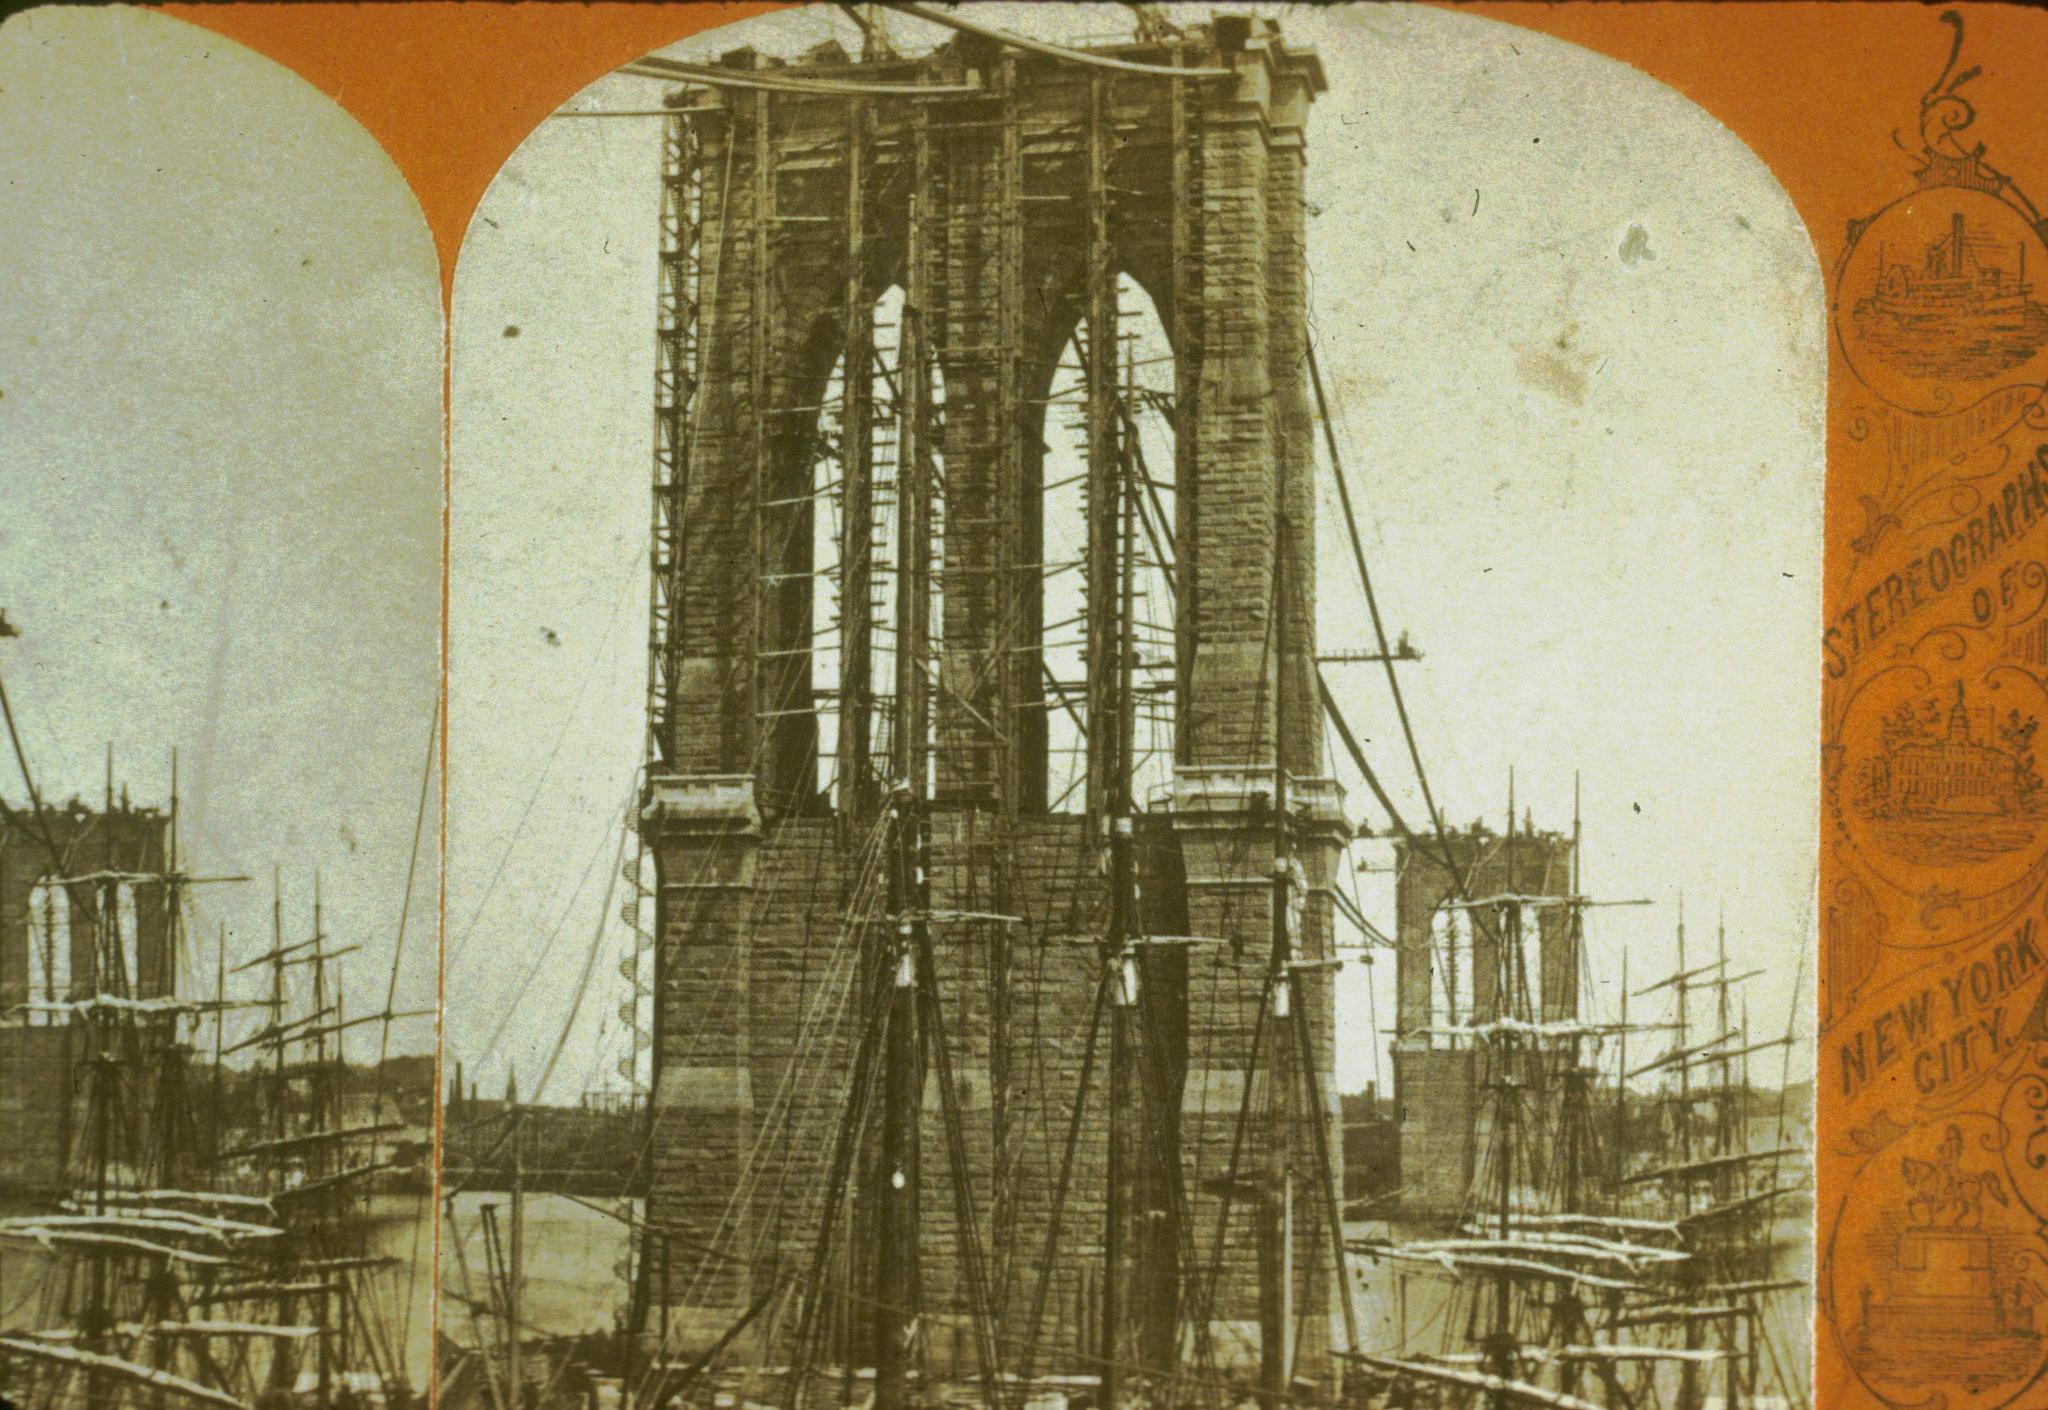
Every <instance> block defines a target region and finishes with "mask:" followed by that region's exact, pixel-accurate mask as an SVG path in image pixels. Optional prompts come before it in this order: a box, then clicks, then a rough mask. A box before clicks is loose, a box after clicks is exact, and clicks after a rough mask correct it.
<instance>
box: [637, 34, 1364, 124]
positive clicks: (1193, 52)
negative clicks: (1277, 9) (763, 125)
mask: <svg viewBox="0 0 2048 1410" xmlns="http://www.w3.org/2000/svg"><path fill="white" fill-rule="evenodd" d="M944 13H945V14H947V15H948V16H949V17H950V18H957V19H959V20H960V21H961V22H963V23H967V24H971V25H973V26H974V27H973V29H972V30H963V31H961V32H956V33H955V34H954V35H953V36H952V37H951V38H950V39H947V40H946V41H945V42H943V43H941V44H940V45H938V46H937V47H936V48H928V49H924V50H921V51H915V50H912V49H911V48H910V46H907V45H895V44H892V46H891V47H890V48H888V49H882V50H878V49H876V48H875V46H873V45H872V44H871V45H870V46H869V52H867V53H865V54H862V55H855V54H850V53H848V52H847V50H846V49H845V48H844V47H843V46H842V45H840V44H839V43H838V42H837V41H836V40H827V41H825V42H824V43H822V44H819V45H816V46H814V47H813V48H811V49H809V50H807V51H805V53H804V54H803V55H802V56H801V57H798V58H795V59H783V58H779V57H776V56H774V55H771V54H764V53H762V52H760V51H759V50H756V49H754V48H752V47H750V46H743V47H740V48H736V49H730V50H727V51H726V52H725V53H723V54H721V55H719V56H718V57H717V58H716V59H715V60H713V61H712V63H711V64H710V65H709V66H708V67H709V68H717V69H728V70H731V71H732V73H733V77H734V79H735V80H738V81H739V82H741V83H744V82H745V81H746V80H747V79H749V78H751V77H758V78H760V79H765V80H768V81H769V82H771V83H779V82H787V81H792V80H794V81H796V82H797V83H804V84H808V83H817V84H819V85H820V88H819V90H817V96H820V97H834V96H838V97H848V96H868V97H870V98H873V99H875V100H877V101H880V102H898V101H901V102H914V101H919V100H920V99H923V98H926V97H929V98H930V99H934V100H936V99H941V98H947V97H959V96H961V93H962V90H963V89H979V90H981V91H984V92H986V91H991V90H993V89H994V88H995V87H996V79H997V74H996V70H997V69H998V67H999V66H1000V65H1002V64H1004V63H1005V62H1009V63H1011V64H1014V66H1015V73H1016V76H1017V79H1018V80H1019V81H1021V82H1025V83H1029V82H1032V81H1033V80H1038V81H1046V80H1057V79H1068V80H1072V79H1078V78H1081V77H1084V76H1086V75H1088V74H1090V73H1098V74H1102V75H1104V76H1106V77H1110V78H1113V79H1115V80H1117V81H1118V82H1120V83H1130V84H1134V85H1143V84H1166V83H1172V82H1177V81H1185V82H1189V83H1193V84H1198V85H1201V87H1202V89H1203V90H1204V95H1205V97H1207V98H1209V99H1210V101H1212V102H1213V101H1215V100H1217V99H1219V98H1220V99H1223V100H1225V101H1228V102H1232V103H1234V104H1244V105H1249V106H1252V107H1255V108H1257V109H1258V110H1260V111H1261V112H1262V113H1263V114H1264V115H1265V116H1266V117H1267V118H1268V120H1269V121H1271V122H1273V123H1275V124H1276V125H1281V126H1295V125H1297V124H1298V123H1299V122H1300V121H1301V120H1302V118H1303V117H1304V116H1305V115H1306V109H1307V105H1308V103H1309V102H1310V101H1311V100H1313V99H1314V97H1315V96H1316V95H1317V94H1320V93H1322V92H1324V91H1326V90H1327V88H1328V87H1329V84H1328V81H1327V79H1326V78H1325V76H1324V73H1323V64H1322V60H1321V58H1319V57H1318V56H1317V54H1316V51H1315V50H1314V49H1313V48H1311V47H1309V46H1306V45H1291V44H1288V43H1287V42H1286V40H1285V38H1284V37H1283V35H1282V33H1281V27H1280V25H1279V23H1278V22H1276V21H1274V20H1270V19H1266V18H1263V17H1260V16H1255V15H1230V14H1212V15H1211V16H1209V17H1208V18H1207V19H1206V20H1203V21H1200V22H1197V23H1189V24H1179V23H1173V24H1169V23H1168V22H1167V21H1166V20H1162V19H1157V18H1153V19H1148V20H1147V21H1146V22H1144V23H1143V24H1141V27H1140V34H1139V35H1138V36H1135V37H1132V36H1124V37H1102V36H1095V37H1080V38H1063V39H1060V40H1058V41H1056V42H1055V41H1050V40H1042V39H1039V38H1037V37H1035V36H1024V35H1011V34H1008V33H1002V32H998V31H996V30H994V29H993V28H992V27H989V26H983V25H979V24H978V23H976V22H973V21H967V20H965V19H964V17H963V16H961V12H960V11H958V10H949V11H946V12H944ZM919 18H922V17H919ZM894 38H895V36H892V40H893V39H894ZM648 62H650V63H656V64H658V63H660V62H661V61H660V60H659V59H658V58H657V59H652V60H650V61H648ZM1174 69H1180V70H1185V71H1186V77H1185V78H1184V79H1183V78H1180V77H1178V76H1176V75H1173V74H1170V73H1168V72H1166V71H1168V70H1174ZM1148 70H1158V71H1159V72H1149V71H1148ZM674 76H676V77H678V78H682V79H684V82H683V84H682V86H680V87H679V88H677V89H676V90H675V91H674V92H672V93H671V94H670V96H669V98H668V104H669V106H671V107H676V108H682V109H693V108H695V109H701V108H717V107H722V106H723V105H724V103H725V102H726V101H727V95H728V94H734V93H736V92H737V91H738V89H737V86H735V87H734V88H727V89H723V90H722V89H721V88H720V87H719V85H718V81H717V80H716V79H713V78H710V77H709V74H708V72H706V74H705V77H704V78H703V79H701V80H696V81H691V78H690V76H689V75H686V74H683V73H680V72H678V73H676V74H675V75H674ZM827 84H839V85H846V88H845V91H844V92H840V93H835V92H834V91H833V90H832V89H830V88H826V87H824V85H827ZM854 85H858V86H859V88H860V90H863V92H856V91H855V89H854ZM927 87H928V88H930V89H932V90H933V91H932V92H931V93H930V94H929V95H924V94H920V93H919V92H918V91H917V90H918V89H919V88H927ZM897 88H900V90H901V91H900V92H892V91H889V90H891V89H897ZM1219 89H1220V90H1222V91H1221V92H1218V91H1216V90H1219ZM785 91H793V95H794V96H798V97H801V96H804V95H803V93H802V91H801V90H797V89H794V86H793V88H792V90H785Z"/></svg>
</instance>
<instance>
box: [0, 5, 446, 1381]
mask: <svg viewBox="0 0 2048 1410" xmlns="http://www.w3.org/2000/svg"><path fill="white" fill-rule="evenodd" d="M0 130H4V131H5V132H6V133H7V135H8V141H7V143H6V147H7V152H6V155H5V157H4V158H0V167H4V170H5V174H6V190H7V194H6V197H5V198H4V200H0V289H4V294H0V305H4V309H5V312H4V313H0V707H4V713H5V740H4V744H0V1402H4V1403H5V1404H6V1405H7V1406H8V1407H10V1410H145V1408H146V1410H171V1408H172V1407H180V1406H185V1407H190V1406H218V1407H252V1408H253V1407H257V1406H263V1407H275V1410H285V1407H306V1408H307V1410H313V1407H320V1410H328V1407H336V1410H339V1407H348V1406H358V1407H368V1406H383V1407H392V1410H398V1407H410V1406H424V1405H425V1404H426V1403H427V1401H426V1398H425V1397H426V1394H427V1393H428V1391H429V1390H430V1388H431V1387H430V1381H429V1374H430V1371H429V1364H428V1363H429V1358H430V1356H431V1352H432V1313H433V1309H432V1305H431V1304H432V1293H433V1281H434V1280H433V1267H434V1262H433V1259H434V1243H433V1240H434V1225H435V1221H434V1218H433V1203H432V1188H433V1180H434V1125H435V1112H434V1098H435V1077H434V1073H435V1063H436V1053H435V1043H436V1023H435V1021H434V1015H435V1012H436V1008H437V969H438V957H437V948H438V947H437V934H436V931H437V925H436V909H437V892H438V889H439V884H440V883H439V862H438V857H439V851H440V847H439V836H438V832H439V828H438V811H439V810H438V795H439V791H440V784H439V773H440V767H439V756H440V739H439V730H438V724H437V716H438V711H439V685H440V674H441V671H440V626H441V623H440V597H441V594H440V562H441V509H442V477H441V435H442V423H441V402H440V394H439V381H440V365H441V352H442V342H441V329H440V325H439V321H438V319H439V306H438V274H437V269H436V265H435V259H434V252H433V248H432V245H431V242H430V241H429V238H428V234H427V229H426V225H425V222H424V221H423V220H422V219H421V216H420V211H419V207H418V205H417V203H416V202H415V200H414V199H413V196H412V194H411V192H410V191H409V190H408V188H407V186H406V183H405V180H404V179H403V177H402V176H401V175H400V174H399V172H398V169H397V168H396V167H395V166H394V165H393V164H392V162H391V160H390V159H389V157H387V156H386V155H385V153H384V152H383V151H382V149H380V148H379V147H378V145H377V144H376V143H375V142H374V141H373V140H371V138H370V137H369V135H368V134H367V133H365V132H364V131H363V129H362V128H361V127H360V126H359V125H358V124H357V123H356V122H355V120H354V119H352V118H350V117H349V116H348V115H347V114H345V113H344V112H343V111H342V110H341V109H340V108H338V107H337V106H335V104H334V103H333V102H331V101H330V100H329V99H328V98H326V97H324V96H323V95H322V94H320V93H319V92H318V91H317V90H315V89H314V88H313V87H311V86H310V85H309V84H308V83H306V81H305V80H303V79H302V78H300V77H298V76H297V75H296V74H294V73H292V72H290V71H289V70H287V69H285V68H283V67H282V66H280V65H278V64H277V63H275V62H273V61H272V60H270V59H267V58H264V57H261V56H259V55H257V54H255V53H254V52H252V51H250V50H248V49H245V48H243V47H242V46H240V45H238V44H235V43H232V42H230V41H227V40H224V39H222V38H220V37H219V36H216V35H209V34H208V33H206V32H205V31H203V30H200V29H197V28H194V27H192V26H190V25H187V24H184V23H182V22H180V21H177V20H173V19H168V18H165V17H163V16H161V15H158V14H153V13H151V12H149V11H145V10H140V9H127V8H115V7H71V8H43V9H37V10H32V11H29V12H26V13H21V14H16V15H12V16H10V17H9V18H8V19H7V21H6V23H5V24H4V26H0Z"/></svg>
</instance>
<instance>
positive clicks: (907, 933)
mask: <svg viewBox="0 0 2048 1410" xmlns="http://www.w3.org/2000/svg"><path fill="white" fill-rule="evenodd" d="M914 123H915V128H914V134H915V135H914V138H913V147H914V152H913V156H912V162H913V165H914V167H915V172H914V179H913V181H912V183H911V198H910V199H911V209H910V220H909V227H908V228H909V241H910V248H909V251H908V254H907V257H906V264H907V268H906V272H905V280H906V287H905V291H904V300H903V315H902V329H901V332H900V334H899V339H898V351H897V356H898V360H899V362H900V364H901V373H900V375H901V377H902V386H903V396H904V401H905V407H904V412H903V415H902V418H901V420H902V429H901V431H900V433H899V438H900V439H899V450H900V454H901V462H900V463H901V467H902V468H901V469H900V471H899V472H898V474H899V477H900V479H901V481H902V484H901V486H900V488H899V491H898V495H899V501H900V503H899V510H898V519H897V525H898V534H899V538H898V544H897V559H896V562H897V573H898V576H899V586H898V589H897V593H896V622H895V627H896V700H895V719H894V721H893V726H892V729H891V731H890V734H891V741H890V743H891V752H892V756H893V757H892V758H891V760H890V764H891V772H892V773H893V774H894V775H895V790H894V794H893V796H892V797H891V799H890V801H889V806H888V825H889V836H890V840H891V843H892V845H893V850H894V853H895V855H894V858H893V861H892V864H891V865H890V866H889V868H888V874H889V911H890V920H891V923H890V926H889V930H890V931H891V934H890V936H889V938H888V940H887V942H886V943H887V944H888V945H889V946H890V947H891V948H890V949H889V950H888V951H886V952H885V954H884V956H883V958H884V959H885V960H886V961H888V962H887V963H884V964H878V965H876V966H875V967H874V972H875V973H876V974H877V975H879V976H880V977H881V979H882V982H883V983H885V984H887V985H888V986H889V991H888V994H887V997H886V998H885V999H884V1000H883V1002H884V1003H885V1004H886V1006H887V1012H886V1014H885V1015H884V1018H883V1026H884V1035H883V1043H882V1054H883V1074H882V1123H881V1125H882V1134H881V1141H880V1143H879V1145H880V1149H879V1152H878V1163H877V1167H876V1170H875V1180H874V1189H875V1191H876V1195H875V1202H876V1206H877V1208H876V1218H875V1249H874V1254H875V1309H874V1311H875V1328H874V1335H875V1399H874V1410H903V1407H904V1405H905V1401H906V1398H907V1382H908V1373H909V1337H910V1332H911V1328H912V1324H913V1323H914V1321H915V1319H916V1312H917V1309H916V1307H915V1305H914V1302H915V1298H916V1295H917V1285H916V1279H915V1276H914V1269H915V1259H916V1256H917V1210H918V1198H917V1185H916V1177H917V1162H916V1157H915V1153H914V1147H915V1142H916V1138H917V1091H916V1078H917V1073H916V1064H917V1034H916V1028H915V1025H916V1022H917V1008H916V991H915V988H914V979H915V973H916V957H917V956H918V955H920V954H922V953H923V952H924V946H925V944H926V943H928V941H929V933H928V930H927V919H926V917H927V916H928V915H929V909H930V890H929V886H928V884H927V879H926V876H925V871H924V859H925V853H924V844H923V838H924V828H925V795H926V792H927V789H928V788H929V777H928V775H929V772H930V748H929V741H928V734H929V731H930V714H931V702H930V698H929V696H930V677H929V675H928V666H927V663H926V659H925V658H926V656H927V654H928V652H929V650H930V632H931V588H930V574H931V531H932V498H931V495H932V486H931V482H930V480H929V479H928V478H927V474H926V457H927V455H928V453H929V448H928V447H927V446H926V444H925V438H926V432H927V428H928V424H929V423H928V417H929V415H930V410H931V406H930V387H929V384H928V383H927V382H926V373H925V357H926V347H925V343H926V335H927V332H928V330H927V329H926V328H925V326H924V315H925V306H926V300H927V298H928V297H929V292H928V290H927V288H926V277H925V276H926V269H925V265H926V262H927V255H926V251H925V233H924V221H923V219H922V218H921V215H920V212H919V210H918V207H919V205H920V204H922V202H923V199H924V195H923V193H924V192H926V191H927V190H929V189H930V187H929V184H928V183H929V180H930V176H931V163H932V154H931V136H930V129H929V126H928V124H927V120H926V117H925V114H924V111H923V110H922V109H921V108H920V109H919V110H918V112H917V113H916V115H915V118H914Z"/></svg>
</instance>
